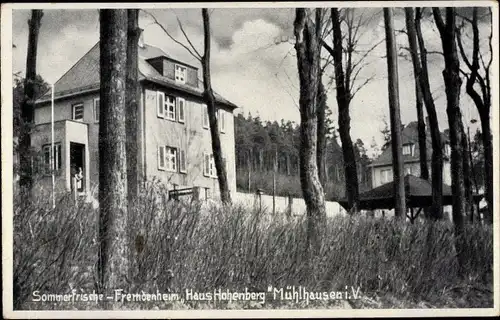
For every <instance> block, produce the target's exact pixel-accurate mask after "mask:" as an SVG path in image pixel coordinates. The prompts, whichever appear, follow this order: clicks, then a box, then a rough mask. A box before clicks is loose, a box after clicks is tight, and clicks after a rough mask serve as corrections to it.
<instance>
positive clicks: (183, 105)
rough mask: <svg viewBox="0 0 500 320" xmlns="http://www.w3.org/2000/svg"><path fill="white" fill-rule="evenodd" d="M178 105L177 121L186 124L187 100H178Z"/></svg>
mask: <svg viewBox="0 0 500 320" xmlns="http://www.w3.org/2000/svg"><path fill="white" fill-rule="evenodd" d="M176 104H177V119H178V120H177V121H179V122H180V123H185V122H186V99H184V98H180V97H178V98H177V101H176ZM181 110H182V116H181Z"/></svg>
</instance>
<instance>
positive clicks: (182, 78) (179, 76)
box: [174, 64, 187, 83]
mask: <svg viewBox="0 0 500 320" xmlns="http://www.w3.org/2000/svg"><path fill="white" fill-rule="evenodd" d="M174 77H175V82H180V83H186V78H187V67H185V66H183V65H180V64H175V66H174Z"/></svg>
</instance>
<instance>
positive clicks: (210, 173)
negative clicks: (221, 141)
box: [203, 153, 217, 178]
mask: <svg viewBox="0 0 500 320" xmlns="http://www.w3.org/2000/svg"><path fill="white" fill-rule="evenodd" d="M203 175H204V176H206V177H212V178H217V171H216V170H215V161H214V156H213V155H212V154H209V153H204V154H203Z"/></svg>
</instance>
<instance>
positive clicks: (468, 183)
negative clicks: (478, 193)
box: [461, 129, 474, 215]
mask: <svg viewBox="0 0 500 320" xmlns="http://www.w3.org/2000/svg"><path fill="white" fill-rule="evenodd" d="M461 134H462V152H463V158H462V161H463V166H464V188H465V214H466V215H472V214H473V212H472V211H473V209H474V207H473V201H472V162H469V160H470V156H469V150H470V149H469V143H468V141H467V135H466V134H465V129H464V130H463V131H462V133H461Z"/></svg>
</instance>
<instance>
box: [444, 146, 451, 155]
mask: <svg viewBox="0 0 500 320" xmlns="http://www.w3.org/2000/svg"><path fill="white" fill-rule="evenodd" d="M444 155H445V156H447V157H449V156H450V155H451V148H450V144H449V143H445V145H444Z"/></svg>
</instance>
